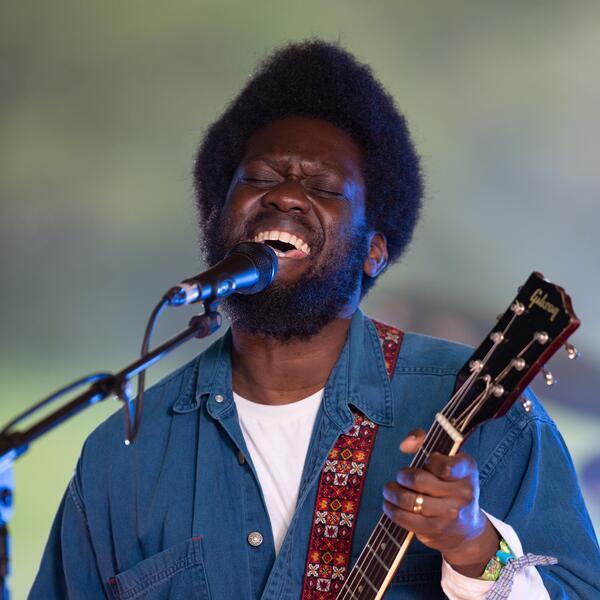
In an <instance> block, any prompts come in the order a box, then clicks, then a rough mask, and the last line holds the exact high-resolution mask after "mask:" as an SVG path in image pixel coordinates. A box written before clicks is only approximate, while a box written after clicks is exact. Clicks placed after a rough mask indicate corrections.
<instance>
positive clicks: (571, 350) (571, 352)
mask: <svg viewBox="0 0 600 600" xmlns="http://www.w3.org/2000/svg"><path fill="white" fill-rule="evenodd" d="M565 350H566V351H567V356H568V357H569V360H575V359H577V358H579V357H580V356H581V355H580V353H579V350H577V348H575V346H573V344H565Z"/></svg>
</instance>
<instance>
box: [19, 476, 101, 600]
mask: <svg viewBox="0 0 600 600" xmlns="http://www.w3.org/2000/svg"><path fill="white" fill-rule="evenodd" d="M77 478H78V474H77V473H76V474H75V475H74V476H73V479H71V481H70V483H69V485H68V487H67V490H66V492H65V495H64V496H63V499H62V502H61V504H60V507H59V509H58V512H57V514H56V517H55V518H54V523H53V524H52V529H51V530H50V536H49V538H48V541H47V543H46V548H45V549H44V553H43V555H42V560H41V564H40V568H39V571H38V574H37V576H36V578H35V581H34V583H33V586H32V588H31V591H30V593H29V599H30V600H38V599H42V598H43V599H44V600H53V599H55V598H56V599H57V600H58V599H61V600H64V599H66V598H69V599H70V600H79V599H84V598H85V599H90V600H92V599H94V598H106V597H109V595H108V591H107V590H106V589H105V587H104V585H103V583H102V578H101V577H100V574H99V571H98V565H97V562H96V556H95V553H94V548H93V544H92V540H91V537H90V532H89V528H88V522H87V517H86V513H85V506H84V503H83V499H82V496H81V493H80V491H79V489H80V488H79V486H78V481H77Z"/></svg>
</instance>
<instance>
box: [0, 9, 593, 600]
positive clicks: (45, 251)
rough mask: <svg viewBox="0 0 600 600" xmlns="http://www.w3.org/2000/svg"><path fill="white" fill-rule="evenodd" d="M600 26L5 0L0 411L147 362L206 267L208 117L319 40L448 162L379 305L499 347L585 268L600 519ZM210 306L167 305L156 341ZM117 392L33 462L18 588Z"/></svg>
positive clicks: (373, 308)
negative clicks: (148, 337) (202, 202)
mask: <svg viewBox="0 0 600 600" xmlns="http://www.w3.org/2000/svg"><path fill="white" fill-rule="evenodd" d="M599 23H600V3H598V2H580V1H571V2H568V3H566V2H559V1H552V0H547V1H545V2H536V1H529V2H517V1H506V0H505V1H504V2H479V1H471V2H467V1H461V0H455V1H453V2H448V0H438V1H432V2H416V1H404V2H401V1H394V2H391V1H390V2H364V1H358V0H345V1H340V0H328V1H323V2H314V1H306V0H305V1H304V2H294V3H292V2H260V1H257V2H252V3H250V2H241V1H239V0H238V1H235V2H234V1H223V0H222V1H219V2H200V1H198V2H177V1H173V2H169V3H166V2H156V1H149V0H146V1H144V2H142V1H139V0H132V1H129V2H115V1H112V0H111V1H102V2H100V1H93V2H69V1H66V0H55V1H54V2H51V3H50V2H40V1H38V2H33V1H27V0H24V1H23V0H22V1H13V0H9V1H7V0H5V1H4V2H2V5H1V8H0V201H1V204H0V257H1V271H0V282H1V283H0V285H1V289H2V293H1V294H0V308H1V310H0V327H1V342H2V345H1V348H2V360H1V361H0V400H1V403H0V417H1V419H0V420H1V421H2V422H5V421H7V420H8V419H9V418H11V417H12V416H14V415H15V414H16V413H18V412H19V411H20V410H22V409H24V408H25V407H27V406H28V405H30V404H32V403H33V402H35V401H36V400H38V399H40V398H41V397H42V396H44V395H45V394H46V393H48V392H50V391H52V390H53V389H55V388H57V387H59V386H61V385H63V384H65V383H68V382H69V381H71V380H72V379H74V378H76V377H77V376H79V375H83V374H86V373H88V372H92V371H96V370H116V369H118V368H120V367H122V366H124V365H125V364H126V363H128V362H130V361H131V360H132V359H133V358H134V357H135V356H136V353H137V352H138V348H139V345H140V341H141V336H142V332H143V327H144V325H145V322H146V319H147V316H148V314H149V311H150V310H151V308H152V307H153V305H154V304H155V302H156V301H157V300H158V298H159V297H160V295H161V294H162V293H163V292H164V291H165V290H166V289H167V288H168V287H169V286H170V285H171V284H173V283H175V282H177V281H179V280H180V279H181V278H182V277H185V276H188V275H191V274H194V273H196V272H198V271H199V270H200V269H201V268H202V264H201V262H200V259H199V252H198V249H197V234H196V227H195V223H194V220H195V216H194V210H193V199H192V191H191V176H190V172H191V165H192V156H193V154H194V150H195V148H196V145H197V144H198V142H199V140H200V138H201V135H202V132H203V130H204V129H205V128H206V126H207V125H208V124H209V123H210V122H211V121H212V120H214V119H215V118H216V117H217V116H218V115H219V114H220V112H221V111H222V110H223V107H224V105H225V104H226V103H227V102H228V101H229V100H230V99H232V98H233V97H234V95H235V94H236V93H237V91H238V90H239V89H240V87H241V86H242V84H243V83H244V82H245V80H246V79H247V77H248V75H249V73H250V72H251V71H252V69H253V67H254V65H255V64H256V62H257V61H258V60H259V59H261V58H262V57H263V56H264V55H265V54H266V53H268V52H269V51H270V50H271V49H272V48H274V47H276V46H278V45H280V44H282V43H285V42H287V41H291V40H300V39H303V38H306V37H310V36H319V37H323V38H325V39H328V40H338V41H340V42H341V43H343V44H344V45H345V46H346V47H347V48H348V49H350V50H351V51H352V52H354V53H355V54H356V55H357V56H358V57H359V58H360V59H362V60H364V61H365V62H367V63H369V64H371V65H372V67H373V69H374V71H375V73H376V74H377V76H378V77H379V78H380V79H381V80H382V81H383V82H384V84H385V85H386V86H387V88H388V89H389V91H390V92H391V93H392V94H393V96H394V97H395V98H396V100H397V103H398V105H399V107H400V108H401V109H402V110H403V111H404V112H405V113H406V115H407V117H408V120H409V123H410V124H411V126H412V131H413V134H414V137H415V140H416V143H417V146H418V148H419V151H420V153H421V154H422V156H423V164H424V169H425V172H426V174H427V180H428V193H427V201H426V207H425V211H424V215H423V219H422V222H421V224H420V226H419V228H418V231H417V234H416V237H415V241H414V243H413V245H412V247H411V249H410V251H409V252H408V253H407V254H406V256H405V257H404V259H403V261H402V264H400V265H398V266H396V267H395V268H394V269H393V270H392V271H391V272H390V273H388V274H387V275H386V276H385V277H384V278H383V280H382V281H381V282H380V283H379V285H378V286H377V288H376V289H375V290H374V291H373V292H372V294H371V295H370V297H369V299H368V301H367V303H366V306H365V308H366V310H367V311H368V312H370V314H372V315H374V316H377V317H379V318H382V319H384V320H387V321H389V322H393V323H396V324H399V325H400V326H402V327H403V328H405V329H417V330H420V331H424V332H426V333H431V334H434V335H438V336H444V337H451V338H455V339H459V340H462V341H466V342H470V343H477V342H478V341H479V339H480V338H481V337H482V336H483V335H484V334H485V333H486V332H487V331H488V329H489V328H490V326H491V324H492V323H493V320H494V317H495V315H496V314H497V313H499V312H501V311H503V310H504V309H505V308H506V306H507V305H508V303H509V301H510V299H511V298H512V296H513V294H514V292H515V289H516V287H517V286H518V285H519V284H520V283H521V282H522V281H524V280H525V278H526V277H527V275H528V274H529V273H530V272H531V271H532V270H534V269H537V270H540V271H542V272H543V273H544V274H545V275H546V276H547V277H549V278H550V279H552V280H553V281H555V282H557V283H559V284H561V285H563V286H564V287H565V288H566V289H567V290H568V291H569V293H570V294H571V295H572V297H573V302H574V306H575V309H576V311H577V313H578V315H579V317H580V318H581V320H582V322H583V325H582V327H581V330H580V331H579V332H578V333H577V334H576V336H575V340H574V341H575V342H576V343H577V345H578V347H579V348H580V350H581V351H582V352H583V357H582V359H581V360H580V361H579V362H577V363H575V364H572V363H569V364H567V359H566V357H565V356H563V355H561V356H558V357H556V358H555V359H554V361H553V366H552V368H553V371H554V372H555V373H556V374H557V376H558V378H559V380H560V381H559V385H558V386H556V387H555V388H553V389H552V390H550V391H548V390H546V389H544V388H543V387H542V386H540V385H537V386H536V389H537V391H538V393H539V394H540V395H542V396H543V398H544V401H545V403H546V405H547V407H548V409H549V411H550V412H551V414H552V415H553V416H554V417H555V419H556V421H557V422H558V425H559V427H560V429H561V431H562V432H563V435H564V437H565V438H566V440H567V443H568V445H569V447H570V448H571V451H572V453H573V456H574V460H575V463H576V466H577V469H578V472H579V475H580V479H581V484H582V488H583V492H584V495H585V496H586V500H587V503H588V507H589V509H590V511H591V513H592V515H593V518H594V520H595V523H596V528H597V529H598V525H599V524H600V439H599V437H600V436H599V435H598V434H599V432H600V405H599V404H598V402H597V401H596V398H597V393H596V386H597V385H598V381H599V372H598V371H599V368H598V358H599V357H600V315H599V313H598V310H597V298H598V296H599V294H600V280H599V277H598V275H599V274H600V273H599V268H598V260H599V258H600V253H599V247H600V244H599V243H598V233H597V230H598V226H597V223H598V220H599V219H600V204H599V191H600V177H599V175H598V166H597V161H598V158H597V157H598V156H599V155H600V135H599V133H600V131H599V126H600V112H599V110H598V107H599V99H600V78H598V72H597V69H598V65H599V64H600V41H599V40H600V38H599V36H598V24H599ZM191 314H192V313H191V312H187V313H186V312H185V311H183V312H182V313H175V314H167V316H166V317H165V318H164V319H163V320H162V321H161V324H160V327H159V329H158V332H157V337H156V338H155V339H156V340H158V339H159V338H161V337H164V336H166V335H169V334H171V333H174V332H175V331H177V330H178V329H180V328H181V327H183V326H184V325H185V323H186V321H187V319H188V318H189V316H190V315H191ZM201 347H202V346H201V344H200V343H197V344H190V345H188V346H187V347H186V348H185V349H183V350H181V351H179V352H177V353H176V354H175V355H173V356H171V357H169V359H168V360H166V361H165V362H164V363H162V364H160V365H159V366H158V367H155V368H153V369H152V371H151V373H150V380H151V381H155V380H156V379H157V378H158V377H160V376H161V375H163V374H165V373H166V372H168V371H169V370H171V369H173V368H174V367H176V366H177V365H179V364H182V363H183V361H184V360H186V359H187V358H189V357H191V356H192V355H194V354H196V353H197V352H198V351H199V350H200V349H201ZM117 408H118V406H117V404H116V403H115V402H114V401H107V402H105V403H104V404H103V405H99V406H96V407H92V408H90V409H89V410H87V411H86V412H85V413H82V414H81V415H79V416H78V417H76V418H75V419H73V420H71V421H70V422H69V423H67V424H65V425H64V426H63V427H62V428H61V429H60V430H57V431H55V432H53V433H52V434H50V435H49V436H47V438H45V439H43V440H40V441H38V442H37V443H35V444H34V445H33V446H32V448H31V449H30V452H29V453H28V454H27V455H26V456H24V457H23V458H22V459H20V460H19V461H18V464H17V465H16V469H15V474H16V481H17V492H16V513H15V516H14V519H13V520H12V522H11V531H12V536H13V552H14V553H13V561H14V567H13V577H12V586H13V589H14V597H15V598H23V597H24V596H25V595H26V593H27V590H28V588H29V585H30V584H31V581H32V579H33V576H34V574H35V571H36V569H37V564H38V561H39V557H40V553H41V551H42V548H43V544H44V542H45V539H46V536H47V534H48V530H49V527H50V523H51V520H52V517H53V514H54V512H55V510H56V508H57V506H58V503H59V501H60V497H61V495H62V492H63V490H64V488H65V485H66V483H67V481H68V479H69V477H70V476H71V473H72V470H73V467H74V464H75V462H76V460H77V456H78V453H79V450H80V448H81V444H82V442H83V440H84V438H85V437H86V436H87V435H88V433H89V432H90V431H91V430H92V429H93V428H94V426H95V425H96V424H98V423H99V422H100V421H101V420H103V419H104V418H105V417H106V416H107V415H108V414H109V413H111V412H112V411H114V410H115V409H117ZM424 425H428V424H424Z"/></svg>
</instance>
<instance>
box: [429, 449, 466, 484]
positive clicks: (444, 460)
mask: <svg viewBox="0 0 600 600" xmlns="http://www.w3.org/2000/svg"><path fill="white" fill-rule="evenodd" d="M423 468H424V469H426V470H427V471H429V472H430V473H432V474H433V475H435V476H436V477H437V478H438V479H442V480H444V481H456V480H458V479H464V478H465V477H474V476H478V470H477V463H476V462H475V459H474V458H473V457H472V456H470V455H469V454H465V453H464V452H460V453H458V454H456V455H454V456H446V455H445V454H440V453H439V452H434V453H433V454H432V455H431V456H430V457H429V458H428V459H427V461H426V463H425V465H424V467H423Z"/></svg>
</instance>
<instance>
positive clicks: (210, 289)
mask: <svg viewBox="0 0 600 600" xmlns="http://www.w3.org/2000/svg"><path fill="white" fill-rule="evenodd" d="M277 267H278V263H277V256H276V255H275V252H274V251H273V249H272V248H271V247H269V246H267V245H266V244H259V243H258V242H242V243H241V244H237V245H236V246H234V247H233V248H232V249H231V250H230V251H229V253H228V254H227V256H226V257H225V258H224V259H223V260H222V261H220V262H218V263H217V264H216V265H214V266H213V267H211V268H210V269H208V271H204V273H200V274H199V275H196V276H195V277H190V278H189V279H184V280H183V281H182V282H181V283H180V284H179V285H176V286H175V287H172V288H171V289H170V290H169V291H168V292H167V293H166V294H165V299H166V300H167V302H168V304H170V305H171V306H184V305H186V304H193V303H194V302H202V301H204V300H213V301H214V300H221V299H223V298H226V297H227V296H229V295H230V294H233V293H237V294H258V292H262V290H264V289H265V288H266V287H267V286H268V285H269V284H270V283H271V282H272V281H273V279H275V275H276V274H277Z"/></svg>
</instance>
